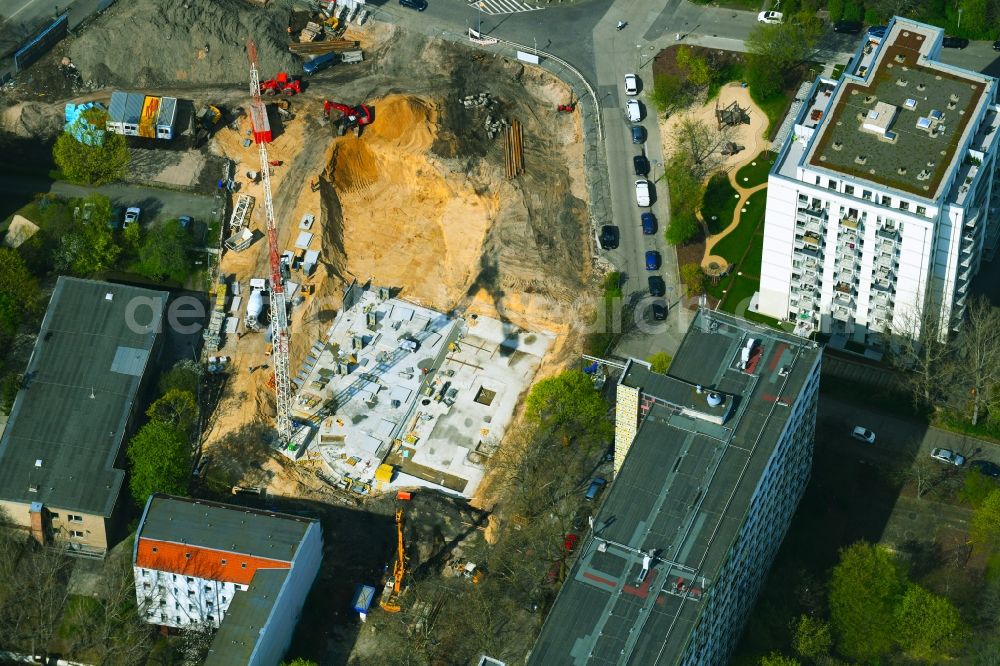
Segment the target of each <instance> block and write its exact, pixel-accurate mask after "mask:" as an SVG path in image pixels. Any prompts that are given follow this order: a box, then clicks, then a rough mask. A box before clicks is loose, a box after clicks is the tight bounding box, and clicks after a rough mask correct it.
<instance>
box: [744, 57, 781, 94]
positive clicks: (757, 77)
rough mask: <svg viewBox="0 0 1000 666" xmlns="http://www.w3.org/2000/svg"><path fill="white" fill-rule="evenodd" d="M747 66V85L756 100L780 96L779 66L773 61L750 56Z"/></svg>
mask: <svg viewBox="0 0 1000 666" xmlns="http://www.w3.org/2000/svg"><path fill="white" fill-rule="evenodd" d="M748 60H749V61H748V64H747V85H748V86H749V87H750V92H751V94H752V95H753V96H754V99H756V100H765V99H768V98H769V97H774V96H775V95H779V94H781V83H782V77H781V66H780V65H779V64H778V63H776V62H775V61H774V60H771V59H769V58H765V57H761V56H753V55H752V56H750V57H749V59H748Z"/></svg>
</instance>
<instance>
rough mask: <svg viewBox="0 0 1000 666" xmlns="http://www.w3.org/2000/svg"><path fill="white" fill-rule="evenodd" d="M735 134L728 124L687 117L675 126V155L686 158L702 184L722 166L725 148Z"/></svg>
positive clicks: (688, 165) (694, 175)
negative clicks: (711, 124) (709, 122)
mask: <svg viewBox="0 0 1000 666" xmlns="http://www.w3.org/2000/svg"><path fill="white" fill-rule="evenodd" d="M732 135H733V130H732V128H731V127H730V126H729V125H723V126H722V127H719V126H718V125H716V126H715V127H712V126H710V125H709V124H708V123H706V122H704V121H702V120H698V119H697V118H694V117H693V116H684V118H682V119H681V121H680V122H679V123H678V124H677V127H676V128H675V129H674V146H673V154H674V155H675V156H676V155H683V156H684V157H685V158H686V159H685V161H686V166H687V168H688V169H690V170H691V171H692V175H693V177H694V179H695V180H696V181H697V182H698V183H699V185H700V184H701V182H702V181H703V180H705V179H706V178H707V177H708V176H709V175H710V174H712V173H714V172H715V171H717V170H718V169H719V167H720V166H722V162H723V157H722V147H723V146H724V145H725V144H726V142H728V141H729V140H731V139H732Z"/></svg>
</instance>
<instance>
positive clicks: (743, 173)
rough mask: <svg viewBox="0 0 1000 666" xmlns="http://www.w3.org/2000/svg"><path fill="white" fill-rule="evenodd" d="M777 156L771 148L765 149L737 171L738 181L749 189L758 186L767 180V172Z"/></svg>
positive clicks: (741, 185)
mask: <svg viewBox="0 0 1000 666" xmlns="http://www.w3.org/2000/svg"><path fill="white" fill-rule="evenodd" d="M776 158H777V155H775V153H773V152H771V151H770V150H765V151H763V152H762V153H761V154H760V155H758V156H757V157H755V158H754V159H753V160H751V161H750V162H749V163H747V164H746V165H744V166H743V167H741V168H740V170H739V171H737V172H736V182H737V184H739V186H740V187H745V188H747V189H750V188H754V187H757V186H758V185H760V184H761V183H766V182H767V174H768V173H770V171H771V166H772V165H773V164H774V160H775V159H776Z"/></svg>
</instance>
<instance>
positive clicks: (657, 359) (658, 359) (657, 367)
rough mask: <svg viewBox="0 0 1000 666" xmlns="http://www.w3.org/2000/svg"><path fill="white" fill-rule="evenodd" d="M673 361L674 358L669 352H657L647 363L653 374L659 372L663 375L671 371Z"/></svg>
mask: <svg viewBox="0 0 1000 666" xmlns="http://www.w3.org/2000/svg"><path fill="white" fill-rule="evenodd" d="M673 360H674V358H673V357H672V356H671V355H670V354H668V353H667V352H656V353H655V354H653V355H652V356H650V357H649V358H647V359H646V361H647V362H648V363H649V365H650V366H651V368H652V370H653V372H658V373H660V374H661V375H664V374H666V373H667V370H669V369H670V363H671V362H672V361H673Z"/></svg>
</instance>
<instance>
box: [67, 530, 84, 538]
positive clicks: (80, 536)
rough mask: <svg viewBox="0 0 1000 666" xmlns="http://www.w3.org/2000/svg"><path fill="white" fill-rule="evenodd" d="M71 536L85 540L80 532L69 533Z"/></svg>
mask: <svg viewBox="0 0 1000 666" xmlns="http://www.w3.org/2000/svg"><path fill="white" fill-rule="evenodd" d="M69 535H70V537H71V538H73V539H82V538H83V532H80V531H79V530H70V531H69Z"/></svg>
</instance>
